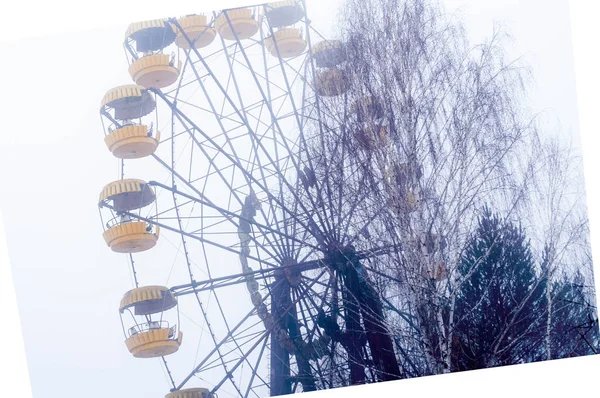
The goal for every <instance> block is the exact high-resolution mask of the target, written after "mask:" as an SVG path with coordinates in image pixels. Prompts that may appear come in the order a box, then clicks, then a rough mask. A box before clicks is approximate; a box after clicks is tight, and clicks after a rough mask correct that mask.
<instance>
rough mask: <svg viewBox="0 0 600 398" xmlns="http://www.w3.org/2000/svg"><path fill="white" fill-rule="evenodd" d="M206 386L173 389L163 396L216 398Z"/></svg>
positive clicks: (173, 397) (169, 397)
mask: <svg viewBox="0 0 600 398" xmlns="http://www.w3.org/2000/svg"><path fill="white" fill-rule="evenodd" d="M216 397H217V395H216V394H211V393H210V390H209V389H207V388H187V389H185V390H179V391H173V392H172V393H169V394H167V395H165V398H216Z"/></svg>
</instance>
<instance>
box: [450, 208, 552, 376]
mask: <svg viewBox="0 0 600 398" xmlns="http://www.w3.org/2000/svg"><path fill="white" fill-rule="evenodd" d="M459 272H460V274H461V276H462V277H464V278H465V282H464V283H463V284H462V286H461V288H460V292H459V294H458V295H457V300H456V308H455V330H454V333H455V339H454V344H453V361H452V362H453V370H470V369H479V368H486V367H490V366H501V365H508V364H514V363H520V362H529V361H530V360H531V359H532V357H533V355H534V352H535V351H536V349H537V347H535V346H533V345H532V338H535V336H539V335H540V334H542V333H543V327H544V319H545V317H543V316H542V314H541V313H540V310H541V309H542V308H543V307H542V297H543V295H544V285H543V284H542V283H540V281H539V278H538V277H537V275H536V272H535V268H534V261H533V256H532V253H531V248H530V245H529V242H528V241H526V236H525V234H524V231H523V230H522V228H521V227H517V226H515V225H513V224H512V223H510V222H507V221H503V220H501V219H500V218H499V217H498V216H496V215H493V214H492V212H491V211H490V210H489V209H488V208H485V209H484V211H483V214H482V216H481V217H480V218H479V220H478V228H477V230H476V231H475V234H474V237H473V238H472V240H471V241H470V242H469V243H468V245H467V248H466V250H465V253H464V255H463V257H462V259H461V262H460V264H459Z"/></svg>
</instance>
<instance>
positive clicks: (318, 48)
mask: <svg viewBox="0 0 600 398" xmlns="http://www.w3.org/2000/svg"><path fill="white" fill-rule="evenodd" d="M312 54H313V58H314V59H315V63H316V65H317V66H318V67H319V68H333V67H335V66H338V65H340V64H341V63H343V62H344V61H345V60H346V51H345V49H344V45H343V43H342V42H341V41H339V40H325V41H321V42H318V43H316V44H315V45H313V46H312Z"/></svg>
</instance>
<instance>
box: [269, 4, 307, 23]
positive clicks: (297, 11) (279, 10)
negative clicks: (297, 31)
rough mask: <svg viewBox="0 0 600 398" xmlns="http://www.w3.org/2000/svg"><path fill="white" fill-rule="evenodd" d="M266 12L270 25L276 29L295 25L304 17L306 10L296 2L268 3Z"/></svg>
mask: <svg viewBox="0 0 600 398" xmlns="http://www.w3.org/2000/svg"><path fill="white" fill-rule="evenodd" d="M265 10H266V11H265V15H266V17H267V20H268V21H269V25H271V26H272V27H274V28H279V27H282V26H290V25H293V24H295V23H296V22H299V21H300V20H301V19H302V17H303V16H304V9H303V8H302V6H301V5H300V3H299V2H298V1H296V0H284V1H276V2H273V3H268V4H267V5H266V6H265Z"/></svg>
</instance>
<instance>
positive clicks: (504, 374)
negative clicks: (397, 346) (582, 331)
mask: <svg viewBox="0 0 600 398" xmlns="http://www.w3.org/2000/svg"><path fill="white" fill-rule="evenodd" d="M324 1H326V0H324ZM495 1H502V0H495ZM94 3H97V4H94ZM182 3H183V2H177V3H175V2H157V1H131V0H128V1H114V0H111V1H103V2H75V1H72V0H70V1H67V0H60V1H57V0H55V1H52V2H46V1H40V0H36V1H20V2H8V1H6V2H1V3H0V15H3V16H5V18H3V20H4V21H3V23H2V24H0V41H6V40H18V39H23V38H25V37H31V36H39V35H44V34H50V33H57V32H65V31H78V30H82V29H86V30H87V29H93V28H97V27H102V26H107V25H114V24H127V23H129V22H130V20H131V18H135V19H136V20H137V19H144V18H156V17H160V16H163V15H174V14H185V13H187V12H189V11H190V10H189V9H188V7H187V5H186V6H184V5H183V4H182ZM199 3H200V4H201V3H202V2H199ZM254 3H256V1H247V0H246V1H244V0H237V1H236V0H229V1H228V0H222V4H223V7H226V6H238V5H245V4H254ZM47 4H50V5H51V9H49V8H48V7H49V6H48V5H47ZM188 4H189V3H188ZM570 4H571V23H572V32H573V46H574V52H575V54H574V55H575V70H576V80H577V91H578V106H579V117H580V126H581V138H582V142H583V149H584V167H585V171H586V177H587V178H586V183H587V184H586V185H587V197H588V209H589V215H590V224H591V233H592V247H593V251H594V252H595V254H596V255H595V257H596V258H598V250H600V206H598V204H597V203H599V199H600V193H599V184H598V179H597V175H598V174H597V173H598V172H597V170H600V156H598V155H597V154H596V151H597V148H600V146H599V145H598V143H599V142H600V140H599V139H598V134H599V133H600V128H599V127H598V122H597V120H596V119H597V116H598V113H599V110H598V109H597V107H596V104H597V103H598V101H595V100H596V98H597V96H598V94H597V93H600V72H598V65H599V63H598V62H594V61H596V60H597V48H598V38H600V26H599V25H600V24H599V23H598V21H597V19H598V17H597V16H598V15H600V12H599V11H600V4H598V2H596V1H589V0H580V1H571V2H570ZM200 6H201V5H200ZM32 9H37V10H39V11H43V12H38V13H34V14H32V13H31V12H30V10H32ZM58 10H60V11H58ZM65 10H66V11H65ZM69 10H70V11H69ZM165 13H166V14H165ZM32 18H33V20H32ZM540 18H543V9H540ZM23 20H27V21H28V23H27V28H28V31H27V36H23V34H22V30H20V29H18V27H19V26H22V25H21V22H22V21H23ZM557 78H560V76H557ZM5 210H6V209H5ZM598 262H600V261H597V262H596V263H597V264H596V266H595V267H594V271H595V275H596V276H598V277H597V278H596V289H597V290H598V289H599V288H600V283H599V282H598V280H600V266H599V265H598ZM0 298H1V301H0V303H1V304H0V308H1V309H2V317H3V319H2V326H1V327H0V342H2V347H3V350H2V360H1V361H0V396H3V397H4V396H5V397H8V396H10V397H17V398H19V397H26V398H29V397H31V396H32V395H31V387H30V384H29V376H28V370H27V366H26V362H25V350H24V346H23V341H22V334H21V330H20V329H21V328H20V322H19V317H18V310H17V304H16V299H15V292H14V287H13V286H12V275H11V270H10V263H9V259H8V252H7V248H6V240H5V235H4V229H3V224H2V219H1V214H0ZM599 365H600V356H592V357H584V358H575V359H567V360H560V361H551V362H545V363H538V364H529V365H519V366H511V367H506V368H500V369H490V370H484V371H477V372H467V373H463V374H453V375H450V376H434V377H426V378H420V379H414V380H403V381H399V382H393V383H383V384H379V385H371V386H366V387H352V388H349V389H346V388H344V389H338V390H332V391H326V392H318V393H314V394H311V395H310V396H329V397H334V396H342V394H343V395H344V396H350V397H353V396H357V397H358V396H359V394H360V395H361V396H364V395H365V393H366V394H368V395H376V396H390V397H391V396H394V397H396V396H399V395H400V396H413V395H414V396H426V397H427V396H444V397H448V396H449V397H454V396H457V397H458V396H460V397H481V396H482V395H485V396H486V397H496V396H498V397H503V398H505V397H507V396H509V394H510V396H512V397H526V396H533V397H536V396H541V395H542V394H544V395H546V396H548V397H554V396H577V394H581V393H589V392H592V391H593V392H594V393H595V394H594V393H592V394H591V396H596V395H597V392H596V391H598V390H599V389H600V388H599V387H598V385H597V383H596V380H597V378H598V369H600V366H599ZM365 388H366V390H365ZM67 391H68V387H67V386H65V395H64V396H65V397H68V394H67ZM115 391H118V386H115ZM442 394H443V395H442Z"/></svg>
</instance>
